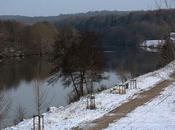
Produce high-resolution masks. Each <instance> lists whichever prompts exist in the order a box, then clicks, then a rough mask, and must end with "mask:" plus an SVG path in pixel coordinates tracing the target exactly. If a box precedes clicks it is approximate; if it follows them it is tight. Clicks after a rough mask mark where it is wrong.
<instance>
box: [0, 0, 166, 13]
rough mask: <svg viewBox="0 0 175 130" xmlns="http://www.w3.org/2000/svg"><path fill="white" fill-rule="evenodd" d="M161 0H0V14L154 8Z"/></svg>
mask: <svg viewBox="0 0 175 130" xmlns="http://www.w3.org/2000/svg"><path fill="white" fill-rule="evenodd" d="M156 1H158V3H160V1H163V0H0V15H27V16H50V15H59V14H60V13H62V14H67V13H79V12H87V11H96V10H98V11H100V10H148V9H155V8H157V5H156V4H155V3H156Z"/></svg>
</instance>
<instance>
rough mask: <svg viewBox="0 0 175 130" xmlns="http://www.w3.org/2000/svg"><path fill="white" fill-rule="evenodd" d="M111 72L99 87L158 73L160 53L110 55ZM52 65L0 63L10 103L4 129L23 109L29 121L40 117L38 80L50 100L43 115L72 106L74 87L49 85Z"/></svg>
mask: <svg viewBox="0 0 175 130" xmlns="http://www.w3.org/2000/svg"><path fill="white" fill-rule="evenodd" d="M105 56H106V63H107V68H106V71H105V74H106V75H108V76H109V78H108V80H105V81H102V82H101V83H99V84H104V85H106V86H107V87H111V86H112V85H114V84H116V83H118V82H120V81H121V80H122V79H123V77H122V76H123V72H124V73H125V74H128V75H132V76H138V75H141V74H144V73H147V72H150V71H152V70H155V69H157V67H158V61H159V55H158V53H152V52H146V51H144V50H141V49H126V48H125V49H124V50H116V51H106V52H105ZM39 63H41V74H40V76H39V77H38V76H37V74H36V69H37V64H39ZM51 69H52V64H51V63H50V62H49V60H48V58H38V57H32V58H25V59H11V60H6V61H4V62H1V63H0V91H1V92H3V93H4V95H5V97H6V99H7V100H8V101H9V102H10V106H9V110H8V112H7V114H6V116H5V118H4V121H3V123H2V124H3V125H5V126H7V125H12V124H13V121H14V119H15V117H16V113H17V110H18V108H19V106H22V107H23V109H24V110H25V113H26V115H27V117H32V115H34V114H36V101H35V99H36V96H35V90H36V88H35V86H36V81H35V80H36V79H38V80H39V81H40V82H41V85H40V88H41V90H42V91H43V92H45V95H46V96H47V101H46V103H47V104H46V105H45V106H44V109H43V112H45V111H46V109H47V108H48V107H49V106H56V107H59V106H65V105H67V104H68V95H69V94H71V92H72V88H71V87H66V88H65V87H64V86H63V85H62V82H61V81H57V83H55V84H51V85H48V79H49V77H50V76H51V75H49V72H50V71H51Z"/></svg>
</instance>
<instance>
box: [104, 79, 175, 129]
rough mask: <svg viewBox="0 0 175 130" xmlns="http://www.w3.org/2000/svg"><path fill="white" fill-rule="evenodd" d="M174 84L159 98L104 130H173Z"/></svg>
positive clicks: (174, 121)
mask: <svg viewBox="0 0 175 130" xmlns="http://www.w3.org/2000/svg"><path fill="white" fill-rule="evenodd" d="M174 97H175V82H174V83H173V84H172V85H170V86H169V87H168V88H167V89H165V91H164V92H162V93H161V95H160V96H158V97H157V98H155V99H153V100H152V101H151V102H149V103H147V104H145V105H144V106H141V107H138V108H137V109H136V110H134V111H133V112H132V113H129V114H128V115H127V117H125V118H122V119H121V120H119V121H118V122H116V123H112V124H110V125H109V127H108V128H106V129H105V130H175V98H174Z"/></svg>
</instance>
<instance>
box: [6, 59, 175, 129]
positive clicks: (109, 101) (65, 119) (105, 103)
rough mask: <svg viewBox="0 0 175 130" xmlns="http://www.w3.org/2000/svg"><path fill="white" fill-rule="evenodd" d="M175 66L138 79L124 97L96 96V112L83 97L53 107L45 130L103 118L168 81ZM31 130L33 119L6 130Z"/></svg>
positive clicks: (68, 126)
mask: <svg viewBox="0 0 175 130" xmlns="http://www.w3.org/2000/svg"><path fill="white" fill-rule="evenodd" d="M174 65H175V62H172V63H170V64H169V65H167V66H165V67H164V68H162V69H160V70H157V71H154V72H151V73H148V74H145V75H143V76H140V77H138V78H136V79H137V84H138V89H134V90H128V91H127V93H126V94H124V95H118V94H111V93H110V90H105V91H103V92H101V93H97V94H95V97H96V105H97V109H95V110H87V109H86V97H83V98H81V99H80V101H78V102H75V103H72V104H70V105H68V106H66V107H60V108H55V107H52V108H51V110H50V112H48V113H44V118H45V130H58V129H59V130H63V129H71V128H72V127H77V126H79V125H80V124H81V125H82V124H84V123H86V122H87V121H92V120H94V119H97V118H99V117H102V116H103V115H104V114H106V113H108V112H109V111H111V110H112V109H114V108H116V107H117V106H119V105H121V104H122V103H124V102H126V101H128V99H131V98H135V97H134V96H133V95H134V94H135V93H139V92H140V91H143V90H146V89H150V88H151V87H154V85H155V84H157V83H159V82H161V81H162V80H164V79H168V78H169V76H170V75H171V74H172V73H173V72H174V70H175V68H174V67H173V66H174ZM31 128H32V119H27V120H25V121H23V122H21V123H19V124H18V125H16V126H13V127H9V128H6V129H5V130H31Z"/></svg>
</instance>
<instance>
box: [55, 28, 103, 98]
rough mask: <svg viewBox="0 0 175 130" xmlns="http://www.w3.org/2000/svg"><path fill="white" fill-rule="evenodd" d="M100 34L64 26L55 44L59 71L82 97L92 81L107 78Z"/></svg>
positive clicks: (59, 75) (65, 81)
mask: <svg viewBox="0 0 175 130" xmlns="http://www.w3.org/2000/svg"><path fill="white" fill-rule="evenodd" d="M98 44H99V41H98V38H97V35H96V34H95V33H93V32H78V31H77V30H75V29H73V28H64V29H63V30H62V33H60V34H59V35H58V39H57V41H56V43H55V46H56V47H55V57H54V63H55V66H56V67H55V70H54V72H58V73H59V74H58V73H57V77H59V78H62V80H63V84H64V85H65V86H70V85H72V86H73V88H74V90H75V92H76V94H77V95H78V96H79V97H80V96H83V95H84V94H85V93H87V92H88V90H89V86H90V84H91V83H92V82H98V81H100V80H101V79H103V78H104V77H103V70H104V65H105V63H104V59H103V58H104V57H103V53H102V50H101V49H100V48H99V45H98Z"/></svg>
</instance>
